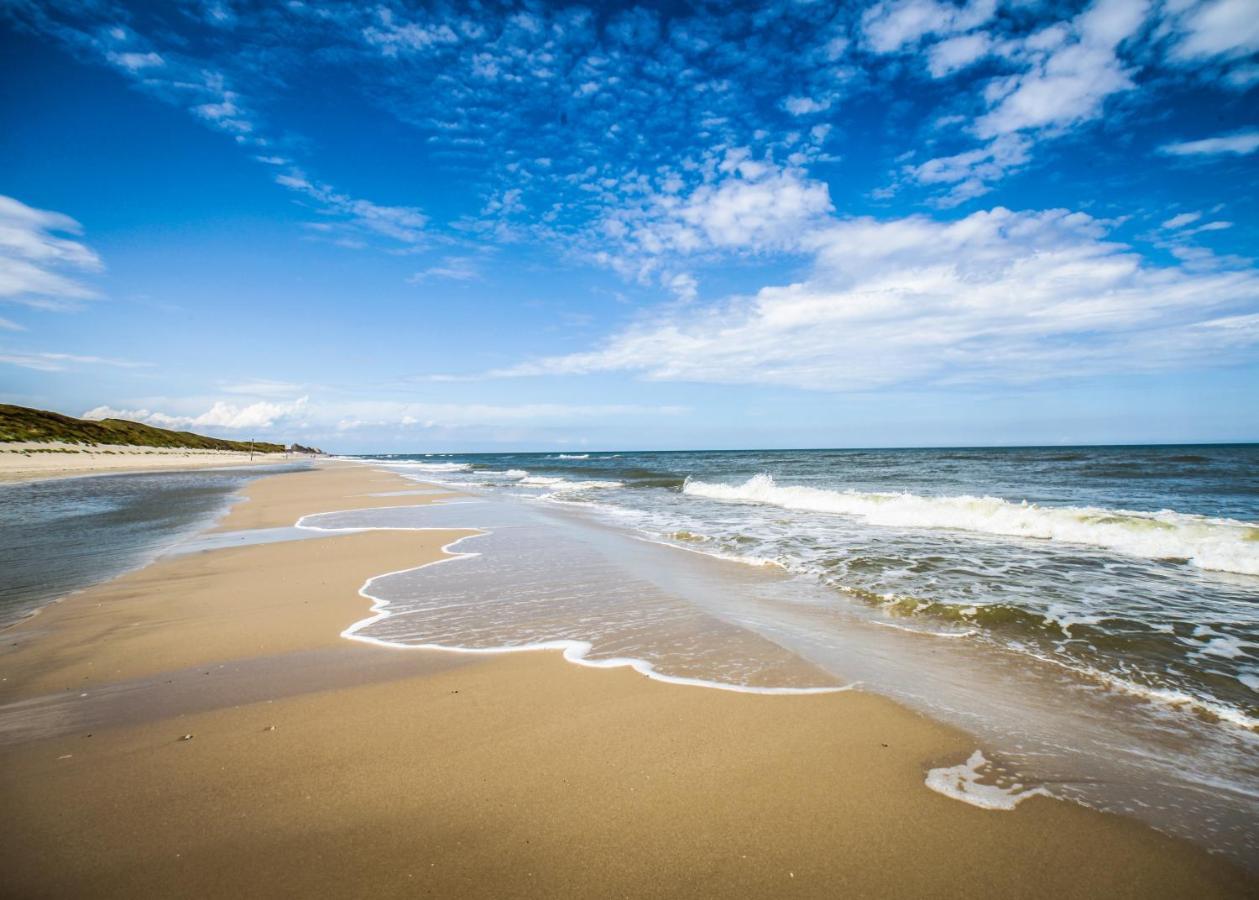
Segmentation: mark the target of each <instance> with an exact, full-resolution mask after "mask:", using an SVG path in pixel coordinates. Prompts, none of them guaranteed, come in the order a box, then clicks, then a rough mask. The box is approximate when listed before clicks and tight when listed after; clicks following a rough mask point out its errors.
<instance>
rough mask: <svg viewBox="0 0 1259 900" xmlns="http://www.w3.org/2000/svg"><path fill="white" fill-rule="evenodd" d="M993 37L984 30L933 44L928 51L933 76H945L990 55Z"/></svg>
mask: <svg viewBox="0 0 1259 900" xmlns="http://www.w3.org/2000/svg"><path fill="white" fill-rule="evenodd" d="M991 48H992V38H990V37H989V36H988V35H987V34H985V33H984V32H982V31H980V32H975V33H973V34H962V35H958V36H957V37H952V38H949V39H948V40H945V41H940V42H939V43H938V44H933V45H932V46H931V49H929V50H928V51H927V68H928V70H930V72H931V75H932V77H933V78H943V77H944V76H945V75H950V74H952V73H953V72H957V71H959V70H961V69H964V68H966V67H967V66H969V65H970V64H971V63H973V62H975V61H976V60H979V59H982V58H983V57H984V56H987V55H988V52H989V50H990V49H991Z"/></svg>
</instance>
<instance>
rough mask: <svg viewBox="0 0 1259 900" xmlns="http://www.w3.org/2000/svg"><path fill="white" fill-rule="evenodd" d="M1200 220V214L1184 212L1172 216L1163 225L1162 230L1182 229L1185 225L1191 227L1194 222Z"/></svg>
mask: <svg viewBox="0 0 1259 900" xmlns="http://www.w3.org/2000/svg"><path fill="white" fill-rule="evenodd" d="M1201 218H1202V213H1200V212H1184V213H1180V214H1179V215H1175V216H1172V217H1171V218H1170V219H1168V220H1166V221H1165V222H1164V223H1163V227H1164V228H1184V227H1185V226H1186V225H1192V224H1193V223H1194V222H1196V221H1198V220H1199V219H1201Z"/></svg>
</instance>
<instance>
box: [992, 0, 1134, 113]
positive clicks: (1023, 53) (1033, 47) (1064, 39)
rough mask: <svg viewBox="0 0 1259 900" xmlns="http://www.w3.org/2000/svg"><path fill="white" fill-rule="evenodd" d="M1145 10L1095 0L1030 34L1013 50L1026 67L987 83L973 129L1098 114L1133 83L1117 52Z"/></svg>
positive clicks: (1130, 2)
mask: <svg viewBox="0 0 1259 900" xmlns="http://www.w3.org/2000/svg"><path fill="white" fill-rule="evenodd" d="M1148 12H1149V6H1148V4H1147V3H1145V2H1139V0H1097V2H1096V3H1094V4H1093V5H1092V6H1090V7H1089V8H1088V9H1087V10H1085V11H1084V12H1082V13H1081V14H1080V15H1078V16H1076V17H1075V19H1073V20H1072V21H1071V22H1070V23H1069V24H1065V25H1064V24H1058V25H1052V26H1050V27H1048V28H1045V29H1043V30H1041V31H1039V32H1037V33H1035V34H1033V35H1031V36H1030V37H1028V38H1027V39H1026V40H1025V41H1023V42H1022V44H1021V45H1020V46H1019V47H1018V48H1017V49H1016V50H1014V51H1013V53H1012V55H1013V56H1014V58H1016V59H1018V60H1019V61H1021V62H1023V63H1024V64H1025V65H1026V69H1025V70H1024V71H1023V72H1020V73H1018V74H1015V75H1011V76H1008V77H1006V78H1000V79H996V80H994V81H992V82H989V84H988V86H987V87H986V89H985V98H986V99H987V100H988V101H989V103H990V104H991V109H990V110H989V111H988V112H987V113H985V114H984V115H982V116H980V118H979V119H978V121H976V123H975V131H976V133H977V134H978V135H979V136H980V137H995V136H997V135H1000V134H1008V133H1010V132H1014V131H1021V130H1025V129H1040V128H1062V127H1066V126H1070V125H1075V124H1078V123H1080V122H1085V121H1088V120H1090V119H1095V118H1097V117H1098V116H1099V115H1101V112H1102V105H1103V103H1104V102H1105V100H1106V98H1108V97H1109V96H1111V95H1112V94H1115V93H1118V92H1120V91H1126V90H1129V89H1130V88H1132V86H1133V82H1132V77H1131V75H1132V73H1131V71H1130V69H1129V67H1128V66H1127V65H1125V63H1124V62H1123V61H1122V60H1121V58H1120V57H1119V54H1118V52H1117V50H1118V47H1119V45H1120V44H1122V43H1123V42H1124V41H1125V40H1127V39H1129V38H1130V37H1132V36H1133V35H1135V34H1136V33H1137V31H1138V30H1139V29H1140V28H1141V26H1142V24H1143V23H1144V22H1145V17H1146V14H1147V13H1148Z"/></svg>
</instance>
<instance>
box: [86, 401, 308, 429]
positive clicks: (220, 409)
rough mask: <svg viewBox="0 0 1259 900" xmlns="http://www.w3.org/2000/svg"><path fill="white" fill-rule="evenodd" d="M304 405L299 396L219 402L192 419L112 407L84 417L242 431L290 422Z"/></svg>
mask: <svg viewBox="0 0 1259 900" xmlns="http://www.w3.org/2000/svg"><path fill="white" fill-rule="evenodd" d="M307 402H308V398H306V397H300V398H298V399H297V400H293V401H291V402H288V403H272V402H268V401H259V402H257V403H250V404H248V405H245V406H238V405H236V404H234V403H226V402H224V401H222V400H220V401H218V402H216V403H215V404H214V405H213V406H211V407H210V408H209V409H207V410H206V411H205V412H203V413H200V414H198V415H191V416H180V415H169V414H167V413H162V412H155V411H153V410H150V409H114V408H113V407H111V406H97V407H95V408H94V409H89V410H88V411H87V412H85V413H84V414H83V418H84V419H128V420H130V421H132V422H144V423H146V424H148V425H156V426H158V427H159V428H177V429H189V428H210V429H216V428H222V429H227V430H229V431H239V430H240V429H244V428H255V429H261V428H270V427H272V426H273V425H275V424H277V423H278V422H281V421H285V420H289V419H292V418H293V417H295V416H298V415H300V414H301V413H302V412H303V411H304V410H305V408H306V404H307Z"/></svg>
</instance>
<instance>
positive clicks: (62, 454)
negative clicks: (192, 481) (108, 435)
mask: <svg viewBox="0 0 1259 900" xmlns="http://www.w3.org/2000/svg"><path fill="white" fill-rule="evenodd" d="M297 458H304V457H297ZM293 459H294V458H293V457H289V456H286V455H285V454H283V453H254V454H249V453H235V452H233V451H230V450H192V449H184V448H175V447H126V446H105V445H98V446H84V445H81V444H67V443H62V442H61V441H40V442H34V441H28V442H13V443H3V444H0V482H9V481H36V480H39V479H42V478H68V477H73V476H76V475H100V474H102V473H105V472H140V471H158V470H166V469H203V468H215V467H219V466H248V465H255V466H258V465H267V464H272V463H282V462H292V461H293Z"/></svg>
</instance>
